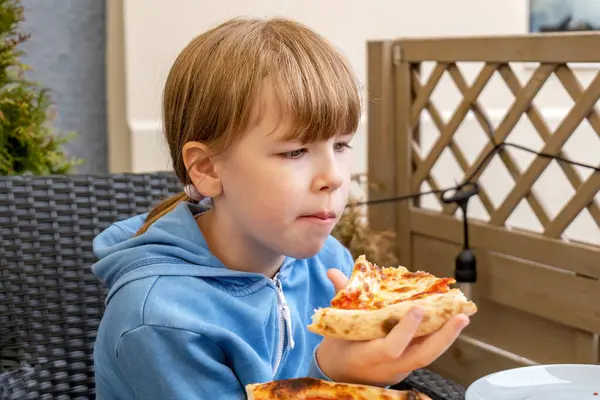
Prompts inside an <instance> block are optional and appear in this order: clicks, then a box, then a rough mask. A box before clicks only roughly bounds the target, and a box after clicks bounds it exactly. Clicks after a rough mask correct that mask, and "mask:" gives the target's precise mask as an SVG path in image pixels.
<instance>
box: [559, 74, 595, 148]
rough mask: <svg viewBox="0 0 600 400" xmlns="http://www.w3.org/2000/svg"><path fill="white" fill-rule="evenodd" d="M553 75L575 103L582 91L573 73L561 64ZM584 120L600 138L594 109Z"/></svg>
mask: <svg viewBox="0 0 600 400" xmlns="http://www.w3.org/2000/svg"><path fill="white" fill-rule="evenodd" d="M554 74H555V75H556V76H557V77H558V80H559V81H560V83H562V85H563V86H564V88H565V89H566V90H567V93H569V96H571V99H573V101H577V99H578V98H579V97H581V95H582V94H583V91H584V89H583V86H581V83H580V82H579V80H578V79H577V77H576V76H575V74H574V73H573V71H572V70H571V69H570V68H569V67H568V66H566V65H565V64H561V65H559V66H558V68H557V69H556V72H554ZM586 118H587V120H588V122H589V123H590V125H591V126H592V128H594V130H595V131H596V134H597V135H598V137H599V138H600V114H599V113H598V110H597V109H595V108H594V109H593V110H592V111H591V112H590V113H589V114H588V115H587V116H586Z"/></svg>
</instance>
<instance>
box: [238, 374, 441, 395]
mask: <svg viewBox="0 0 600 400" xmlns="http://www.w3.org/2000/svg"><path fill="white" fill-rule="evenodd" d="M246 396H247V398H248V400H266V399H279V400H303V399H307V398H314V397H319V396H322V397H323V398H331V399H338V398H340V397H341V398H344V399H356V400H383V399H385V400H431V398H430V397H429V396H426V395H424V394H423V393H419V392H417V391H414V390H394V389H386V388H381V387H376V386H367V385H358V384H351V383H338V382H329V381H324V380H321V379H316V378H292V379H282V380H278V381H272V382H266V383H253V384H249V385H246Z"/></svg>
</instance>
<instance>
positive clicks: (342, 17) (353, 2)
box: [109, 0, 600, 238]
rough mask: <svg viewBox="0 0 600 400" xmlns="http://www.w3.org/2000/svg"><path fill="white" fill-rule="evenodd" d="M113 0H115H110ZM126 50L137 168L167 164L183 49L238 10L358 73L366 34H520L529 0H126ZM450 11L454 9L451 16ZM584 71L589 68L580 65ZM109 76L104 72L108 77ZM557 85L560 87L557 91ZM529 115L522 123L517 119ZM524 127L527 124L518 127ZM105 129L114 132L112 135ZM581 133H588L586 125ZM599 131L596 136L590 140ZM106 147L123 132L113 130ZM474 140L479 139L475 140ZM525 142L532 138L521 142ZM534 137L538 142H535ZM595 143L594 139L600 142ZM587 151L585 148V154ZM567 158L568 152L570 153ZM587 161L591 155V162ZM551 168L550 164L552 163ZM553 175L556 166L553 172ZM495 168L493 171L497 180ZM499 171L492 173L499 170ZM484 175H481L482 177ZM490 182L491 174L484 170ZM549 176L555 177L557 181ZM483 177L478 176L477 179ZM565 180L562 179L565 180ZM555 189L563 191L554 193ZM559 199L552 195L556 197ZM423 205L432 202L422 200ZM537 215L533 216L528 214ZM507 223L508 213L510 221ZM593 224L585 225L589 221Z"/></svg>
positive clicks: (496, 91) (446, 97) (465, 138)
mask: <svg viewBox="0 0 600 400" xmlns="http://www.w3.org/2000/svg"><path fill="white" fill-rule="evenodd" d="M115 1H116V0H115ZM123 1H124V5H123V9H122V12H123V15H122V21H123V37H122V38H121V39H120V40H123V42H124V49H125V50H124V54H123V59H121V60H112V62H111V64H112V65H114V66H116V67H117V70H115V71H118V72H114V74H115V75H117V74H119V73H122V74H123V75H124V81H125V82H124V86H125V87H124V92H125V94H124V96H125V108H126V112H125V114H126V125H127V131H128V132H129V135H130V139H131V148H130V151H129V152H130V154H131V162H130V167H129V170H131V171H136V172H141V171H152V170H160V169H167V168H169V160H168V154H167V150H166V148H165V147H164V144H163V142H162V138H161V134H160V95H161V91H162V85H163V82H164V79H165V77H166V74H167V72H168V70H169V67H170V65H171V63H172V61H173V59H174V58H175V56H176V55H177V54H178V52H179V51H180V49H181V48H182V47H183V46H184V45H185V44H186V43H187V42H188V41H189V40H190V39H191V38H192V37H193V36H195V35H197V34H199V33H201V32H202V31H204V30H206V29H207V28H209V27H211V26H213V25H215V24H218V23H220V22H221V21H223V20H225V19H227V18H230V17H233V16H240V15H253V16H275V15H277V16H281V15H283V16H288V17H292V18H295V19H297V20H299V21H301V22H304V23H306V24H307V25H309V26H310V27H312V28H314V29H315V30H317V31H318V32H320V33H322V34H324V35H325V36H326V37H327V38H329V40H331V41H332V42H333V43H334V44H335V45H336V46H338V47H339V48H340V49H341V51H342V52H343V53H344V54H345V55H346V56H347V57H348V58H349V60H350V62H351V64H352V65H353V67H354V70H355V72H356V73H357V75H358V76H359V78H360V79H361V80H362V81H365V78H366V77H365V70H366V68H365V64H366V62H365V51H366V41H367V40H369V39H380V38H383V39H389V38H395V37H403V36H408V37H411V36H458V35H501V34H522V33H525V32H526V31H527V22H528V21H527V19H528V14H527V3H528V2H527V1H524V0H503V1H490V0H487V1H482V0H454V1H447V0H419V1H408V0H377V1H367V0H328V1H318V0H302V1H301V0H287V1H283V0H222V1H220V2H217V1H215V0H211V1H208V0H171V1H169V2H166V1H164V0H123ZM455 15H456V16H455ZM516 69H517V71H516V72H517V73H519V74H520V75H526V74H528V73H530V72H531V68H530V67H527V66H523V65H521V66H517V67H516ZM475 71H476V69H475V68H468V69H467V71H466V72H467V73H466V75H467V80H468V81H470V80H471V79H472V78H473V76H474V75H473V74H474V72H475ZM582 74H584V75H585V74H588V75H589V74H590V72H589V71H587V72H586V71H584V72H582ZM109 80H110V79H109ZM502 89H504V88H503V87H501V85H500V84H499V83H498V82H496V84H495V85H494V86H492V87H491V89H490V90H487V92H488V93H486V96H485V101H484V105H485V106H487V107H488V108H491V109H492V110H491V114H492V115H491V116H492V118H493V119H494V118H495V119H498V118H500V117H501V116H502V114H503V108H505V106H507V105H508V104H509V103H508V101H509V99H510V98H511V97H510V96H508V91H507V89H504V91H502ZM452 90H453V88H452V87H451V86H450V85H447V84H446V85H445V86H441V87H440V90H439V91H438V93H437V95H436V96H437V97H436V100H437V104H438V105H439V109H440V111H442V112H446V113H447V112H448V111H450V110H451V109H452V108H453V106H454V105H455V104H456V101H457V99H459V98H458V97H457V96H456V95H455V93H453V92H452ZM545 91H546V93H545V94H544V95H543V99H542V100H541V102H540V106H541V107H542V109H543V112H544V113H545V114H546V115H547V116H549V118H550V119H553V120H554V122H557V121H559V120H560V118H562V116H563V115H564V113H565V110H566V109H567V108H566V107H568V106H569V105H570V104H571V103H570V100H569V99H568V96H566V95H564V96H561V95H562V93H560V91H561V89H560V87H559V86H558V85H556V84H555V83H554V84H550V85H549V87H548V88H547V89H546V90H545ZM563 92H564V91H563ZM524 123H526V121H525V122H524ZM523 129H527V128H523ZM523 129H521V133H520V134H519V135H516V136H519V138H520V140H521V142H520V143H521V144H529V145H531V144H535V143H536V140H535V135H534V134H533V131H531V129H530V130H529V131H527V130H523ZM478 130H479V128H478V127H477V123H476V122H475V121H474V120H472V119H468V120H467V122H465V124H463V126H462V127H461V131H462V132H461V136H462V140H460V138H459V144H461V143H462V144H463V145H464V146H465V147H464V150H465V152H466V153H467V158H469V159H472V158H473V157H474V156H475V154H476V152H477V151H478V149H479V147H477V146H478V145H479V144H480V143H479V142H481V139H485V138H484V137H483V136H482V135H481V134H482V132H480V130H479V132H478V134H480V135H481V136H480V137H478V138H475V135H476V134H477V131H478ZM111 134H112V133H111ZM587 134H590V132H589V129H588V132H587ZM424 135H425V138H424V139H425V146H427V142H428V141H429V142H431V141H432V139H434V138H435V136H436V133H435V130H434V129H432V128H431V126H429V128H428V127H427V123H426V124H425V126H424ZM593 139H597V138H593ZM112 140H113V147H114V144H115V143H117V142H118V141H119V140H124V138H123V137H122V135H119V136H117V135H113V137H112ZM478 140H479V142H478ZM586 140H589V139H584V140H583V141H579V142H574V144H572V146H571V147H575V148H579V149H580V150H581V149H583V150H584V151H583V152H581V151H580V153H582V155H583V156H584V159H583V161H587V162H590V161H591V162H593V159H594V158H597V157H595V155H597V154H600V153H598V151H597V150H598V149H600V147H598V146H597V147H592V145H591V142H588V141H586ZM596 141H597V140H596ZM528 142H529V143H528ZM538 142H539V141H538ZM598 144H599V145H600V142H598ZM354 148H355V150H354V152H355V162H354V169H355V171H356V172H362V171H365V170H366V165H367V162H366V138H365V127H364V126H362V127H361V128H360V129H359V132H358V133H357V137H356V140H355V142H354ZM586 150H587V152H586ZM569 155H570V156H571V154H569ZM590 159H591V160H590ZM551 172H552V174H555V173H557V172H556V169H553V170H551ZM558 173H561V172H560V171H559V172H558ZM434 174H435V175H436V177H438V178H439V183H440V185H442V186H446V185H451V184H452V183H453V178H454V177H458V178H459V176H458V175H457V173H456V171H454V170H452V162H451V160H450V161H445V162H444V164H442V165H441V167H440V166H437V167H436V169H435V170H434ZM495 175H496V173H494V174H492V178H493V182H494V183H497V182H496V178H497V176H495ZM498 176H499V175H498ZM553 177H554V175H551V176H550V178H548V179H547V182H546V183H545V184H543V185H542V189H543V190H553V189H556V184H553V181H554V178H553ZM484 179H485V177H484ZM488 180H489V176H488ZM554 183H555V182H554ZM484 184H485V181H484ZM567 185H568V184H567ZM492 186H493V187H492V189H491V191H492V192H497V193H496V196H494V195H492V197H493V198H494V197H495V198H500V197H502V196H503V195H506V193H507V190H509V189H510V182H504V183H503V184H496V185H492ZM558 187H559V188H561V189H560V190H558V193H554V192H551V193H550V194H544V197H548V198H550V203H552V204H551V205H550V206H551V208H553V209H557V208H559V207H560V206H561V204H562V203H561V201H562V200H563V199H562V198H563V197H565V196H564V195H565V194H568V187H566V188H565V186H564V185H563V186H560V185H559V186H558ZM561 196H562V197H561ZM555 197H557V199H555ZM427 204H432V203H431V202H430V203H427ZM476 206H477V205H475V207H473V209H474V210H473V213H474V215H475V216H478V217H481V218H485V217H486V216H485V213H484V212H483V211H482V210H481V208H478V207H476ZM521 214H522V215H520V216H518V217H517V218H516V220H517V222H516V223H515V225H522V226H525V227H529V228H535V221H533V220H531V218H530V217H529V216H527V213H523V212H521ZM534 218H535V217H534ZM513 222H514V221H513ZM586 226H587V227H584V228H579V229H578V231H579V232H580V234H579V236H583V237H584V238H585V237H589V236H590V235H596V236H598V228H597V227H596V226H595V225H594V224H592V225H590V224H589V223H588V224H587V225H586ZM590 226H591V227H590Z"/></svg>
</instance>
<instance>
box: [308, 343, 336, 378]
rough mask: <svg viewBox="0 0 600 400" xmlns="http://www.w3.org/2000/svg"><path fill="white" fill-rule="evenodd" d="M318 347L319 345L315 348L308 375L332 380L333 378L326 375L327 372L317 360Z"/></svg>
mask: <svg viewBox="0 0 600 400" xmlns="http://www.w3.org/2000/svg"><path fill="white" fill-rule="evenodd" d="M317 348H318V346H317V347H315V350H314V351H313V356H312V361H311V363H310V366H309V367H308V374H307V376H308V377H309V378H316V379H321V380H324V381H332V379H331V378H330V377H328V376H327V375H325V373H324V372H323V371H322V370H321V368H320V367H319V363H318V362H317Z"/></svg>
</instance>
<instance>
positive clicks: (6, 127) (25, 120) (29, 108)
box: [0, 0, 80, 175]
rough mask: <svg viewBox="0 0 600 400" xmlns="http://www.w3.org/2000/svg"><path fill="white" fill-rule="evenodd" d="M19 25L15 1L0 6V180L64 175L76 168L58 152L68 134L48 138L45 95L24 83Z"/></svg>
mask: <svg viewBox="0 0 600 400" xmlns="http://www.w3.org/2000/svg"><path fill="white" fill-rule="evenodd" d="M22 21H23V7H22V6H21V4H20V1H19V0H0V175H21V174H28V173H29V174H35V175H47V174H64V173H68V172H70V171H71V170H72V168H73V167H74V166H75V165H77V164H79V163H80V160H76V159H70V158H69V157H68V156H67V155H66V153H65V152H64V150H63V148H62V146H63V144H64V143H66V142H67V141H69V140H70V139H71V138H72V136H73V134H68V135H58V134H55V133H54V132H53V129H52V127H51V126H50V121H51V120H52V118H53V115H52V113H51V112H50V107H51V105H52V103H51V101H50V97H49V90H48V89H46V88H43V87H40V86H39V85H38V84H37V83H35V82H32V81H30V80H27V79H26V77H25V71H27V70H28V69H29V67H28V66H27V65H26V64H23V63H21V62H20V60H19V57H20V56H21V55H22V54H23V51H22V50H20V49H19V48H18V47H19V45H21V44H22V43H23V42H25V41H26V40H28V39H29V35H26V34H23V33H21V32H19V31H18V26H19V23H20V22H22Z"/></svg>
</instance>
